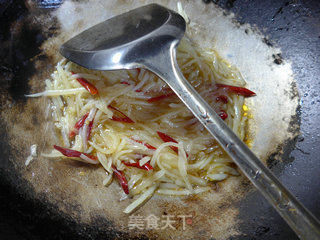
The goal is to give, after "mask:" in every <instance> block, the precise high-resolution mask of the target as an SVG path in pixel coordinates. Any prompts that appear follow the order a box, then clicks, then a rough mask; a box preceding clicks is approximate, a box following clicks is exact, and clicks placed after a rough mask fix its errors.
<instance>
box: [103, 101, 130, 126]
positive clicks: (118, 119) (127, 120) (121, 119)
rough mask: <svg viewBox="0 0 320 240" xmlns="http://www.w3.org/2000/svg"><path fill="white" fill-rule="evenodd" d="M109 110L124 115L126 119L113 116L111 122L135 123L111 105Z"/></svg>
mask: <svg viewBox="0 0 320 240" xmlns="http://www.w3.org/2000/svg"><path fill="white" fill-rule="evenodd" d="M108 108H110V109H112V110H114V111H116V112H118V113H120V114H122V115H123V116H124V117H117V116H114V115H113V116H112V118H111V120H113V121H116V122H125V123H134V121H133V120H132V119H131V118H129V117H128V116H127V115H125V114H124V113H123V112H121V111H120V110H118V109H117V108H115V107H112V106H111V105H109V106H108Z"/></svg>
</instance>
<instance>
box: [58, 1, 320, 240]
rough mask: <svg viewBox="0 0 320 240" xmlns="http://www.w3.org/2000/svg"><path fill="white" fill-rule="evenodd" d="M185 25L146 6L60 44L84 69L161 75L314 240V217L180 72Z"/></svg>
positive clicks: (319, 234)
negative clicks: (179, 50) (178, 58)
mask: <svg viewBox="0 0 320 240" xmlns="http://www.w3.org/2000/svg"><path fill="white" fill-rule="evenodd" d="M185 28H186V23H185V21H184V19H183V18H182V17H181V16H180V15H179V14H177V13H175V12H173V11H171V10H169V9H167V8H164V7H162V6H159V5H156V4H151V5H147V6H144V7H140V8H137V9H134V10H132V11H130V12H127V13H124V14H121V15H119V16H116V17H113V18H111V19H109V20H106V21H104V22H102V23H100V24H98V25H95V26H93V27H91V28H90V29H88V30H86V31H84V32H82V33H81V34H79V35H78V36H76V37H74V38H72V39H70V40H69V41H67V42H66V43H65V44H63V45H62V47H61V49H60V52H61V54H62V55H63V56H65V57H66V58H68V59H69V60H71V61H73V62H75V63H77V64H79V65H81V66H83V67H85V68H89V69H96V70H116V69H131V68H146V69H149V70H150V71H152V72H154V73H155V74H157V75H158V76H159V77H161V78H162V79H163V80H164V81H165V82H166V83H167V84H168V85H169V86H170V87H171V88H172V90H173V91H174V92H175V93H176V94H177V95H178V96H179V98H180V99H181V100H182V101H183V102H184V104H185V105H186V106H187V107H188V108H189V109H190V111H191V112H192V113H193V114H194V115H195V116H196V117H197V118H198V120H199V121H200V122H201V123H202V124H203V125H204V126H205V127H206V129H207V130H208V131H209V132H210V133H211V134H212V136H213V137H214V138H215V139H216V140H217V141H218V142H219V143H220V145H221V146H222V147H223V148H224V149H225V151H226V152H227V153H228V154H229V155H230V156H231V157H232V159H233V160H234V162H235V163H236V164H237V165H238V166H239V168H240V169H241V170H242V171H243V173H244V174H245V175H246V176H247V177H248V178H249V179H250V180H251V182H252V183H253V184H254V185H255V186H256V187H257V188H258V189H259V190H260V192H261V193H262V194H263V195H264V196H265V198H266V199H267V200H268V201H269V202H270V203H271V204H272V205H273V206H274V208H275V209H276V210H277V211H278V212H279V214H280V215H281V216H282V217H283V218H284V219H285V220H286V221H287V223H288V224H289V225H290V226H291V228H292V229H293V230H294V231H295V232H296V233H297V235H298V236H299V237H301V238H302V239H320V224H319V222H318V221H317V220H316V218H315V217H314V216H313V215H312V214H311V213H310V212H309V211H308V210H307V209H306V208H305V207H304V206H303V205H302V204H301V203H300V202H299V201H298V200H297V199H296V198H295V197H294V196H293V195H292V194H291V193H290V192H289V191H288V190H287V189H286V188H285V187H284V186H283V185H282V184H281V183H280V182H279V180H278V179H277V178H276V177H275V176H274V175H273V174H272V173H271V171H269V169H267V168H266V167H265V166H264V165H263V164H262V162H261V161H260V160H259V159H258V158H257V157H256V156H255V155H254V154H253V153H252V152H251V151H250V149H249V148H248V147H247V146H246V145H245V144H244V143H243V142H242V141H241V140H240V139H239V138H238V137H237V136H236V135H235V134H234V133H233V132H232V131H231V130H230V129H229V128H228V126H227V125H226V124H225V123H224V121H222V120H221V119H220V117H219V116H218V115H217V114H216V113H215V112H214V110H213V109H212V108H211V107H210V106H209V105H208V104H207V103H206V102H205V101H204V100H203V99H202V97H201V96H200V95H199V94H198V93H197V92H196V91H195V89H194V88H193V87H192V86H191V85H190V83H189V82H188V81H187V80H186V79H185V78H184V77H183V75H182V74H181V72H180V70H179V67H178V64H177V61H176V48H177V46H178V44H179V41H180V40H181V38H182V37H183V35H184V32H185Z"/></svg>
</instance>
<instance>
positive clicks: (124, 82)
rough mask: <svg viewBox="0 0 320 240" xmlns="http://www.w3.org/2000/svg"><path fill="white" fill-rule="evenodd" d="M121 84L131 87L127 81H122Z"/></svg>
mask: <svg viewBox="0 0 320 240" xmlns="http://www.w3.org/2000/svg"><path fill="white" fill-rule="evenodd" d="M120 83H121V84H125V85H131V84H130V83H128V82H126V81H122V82H120Z"/></svg>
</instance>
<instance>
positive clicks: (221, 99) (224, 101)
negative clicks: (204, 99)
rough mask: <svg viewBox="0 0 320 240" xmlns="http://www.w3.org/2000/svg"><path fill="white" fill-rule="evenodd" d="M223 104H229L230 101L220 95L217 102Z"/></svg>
mask: <svg viewBox="0 0 320 240" xmlns="http://www.w3.org/2000/svg"><path fill="white" fill-rule="evenodd" d="M219 101H221V102H223V103H228V102H229V100H228V97H227V96H226V95H220V96H218V97H216V102H219Z"/></svg>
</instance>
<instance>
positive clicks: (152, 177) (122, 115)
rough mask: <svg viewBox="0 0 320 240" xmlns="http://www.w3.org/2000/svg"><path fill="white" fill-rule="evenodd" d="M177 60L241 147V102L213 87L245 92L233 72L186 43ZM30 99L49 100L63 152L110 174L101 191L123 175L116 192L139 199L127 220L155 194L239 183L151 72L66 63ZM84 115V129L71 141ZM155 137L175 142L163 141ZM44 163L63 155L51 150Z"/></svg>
mask: <svg viewBox="0 0 320 240" xmlns="http://www.w3.org/2000/svg"><path fill="white" fill-rule="evenodd" d="M177 59H178V63H179V66H180V68H181V71H182V72H183V74H184V76H185V77H186V79H187V80H188V81H189V82H190V83H191V84H192V85H193V86H194V87H195V89H196V90H197V91H198V92H199V93H200V95H201V96H202V97H203V98H204V99H206V101H207V102H208V103H209V104H210V105H211V106H212V108H213V109H214V110H215V111H216V112H217V113H219V111H221V110H223V111H224V112H225V113H226V114H227V117H226V119H225V122H226V123H227V125H228V126H229V127H230V128H231V129H232V130H233V131H234V132H235V133H236V134H237V135H238V136H239V137H240V139H242V140H244V137H245V132H246V119H247V117H246V114H244V113H245V111H244V109H245V107H244V97H243V96H241V94H234V93H231V92H228V91H227V90H226V89H224V88H217V87H216V86H215V84H216V83H219V84H229V85H233V86H239V87H241V86H244V85H245V81H244V80H243V78H242V76H241V74H240V73H239V72H238V71H237V69H235V68H234V67H232V66H230V64H229V63H227V62H226V61H224V60H223V59H221V58H220V57H219V56H218V54H217V53H216V52H215V51H214V50H212V49H201V48H199V47H198V46H196V45H195V44H193V43H192V42H191V41H190V40H188V39H187V38H184V39H182V41H181V43H180V45H179V47H178V53H177ZM78 78H85V79H87V80H88V81H89V82H90V83H91V84H92V85H93V86H95V87H96V88H97V89H98V91H99V94H95V95H92V94H90V92H88V91H87V90H85V88H83V86H81V84H80V83H79V82H78V81H77V79H78ZM163 95H166V96H165V97H160V99H159V96H163ZM29 96H31V97H38V96H47V97H48V99H50V108H51V109H52V116H53V121H54V124H55V126H56V128H57V129H58V130H59V131H60V133H61V135H60V139H61V142H60V145H61V146H63V147H65V148H70V149H72V150H75V151H79V152H82V153H85V154H86V155H83V154H82V155H81V156H83V159H84V160H86V161H87V162H90V161H94V160H93V158H92V157H91V156H96V158H97V159H95V160H97V161H99V163H100V164H101V166H102V167H103V168H104V169H105V170H106V172H107V177H106V178H105V180H104V181H103V185H109V184H110V183H111V181H112V174H113V172H114V171H115V169H116V171H118V175H117V177H120V178H121V176H120V175H121V172H122V173H123V175H124V176H125V179H126V181H127V183H126V182H122V183H121V185H122V186H123V184H127V186H128V189H129V194H131V195H132V196H135V195H137V197H136V199H135V200H134V201H133V202H132V203H131V204H130V205H129V206H128V207H127V208H126V209H125V211H124V212H126V213H131V212H132V211H134V210H135V209H136V208H137V207H139V206H140V205H141V204H142V203H143V202H145V201H146V200H147V199H149V198H150V197H151V196H152V195H153V194H155V193H157V194H165V195H173V196H175V195H177V196H183V195H189V194H197V193H201V192H205V191H209V190H210V187H211V186H212V184H213V183H214V182H216V181H221V180H224V179H226V178H227V177H228V176H231V175H232V176H235V175H238V172H237V170H236V168H235V165H234V164H233V163H232V160H231V159H230V158H229V157H228V156H227V154H226V153H225V152H224V151H223V150H222V148H221V147H220V146H219V145H218V144H217V142H216V141H215V140H214V139H213V138H212V137H211V135H210V134H209V133H208V132H207V131H206V130H205V129H204V127H203V126H202V125H201V124H200V123H199V122H198V121H197V120H196V118H195V117H194V116H193V115H192V113H191V112H190V111H189V110H188V109H187V107H186V106H185V105H184V104H183V103H182V102H181V101H180V100H179V99H178V97H177V96H175V95H174V94H173V92H172V90H171V89H170V88H169V87H168V86H167V85H166V83H165V82H164V81H162V80H161V79H159V78H158V77H157V76H156V75H154V74H153V73H151V72H150V71H148V70H145V69H133V70H121V71H94V70H88V69H85V68H82V67H80V66H78V65H76V64H74V63H72V62H68V61H67V60H66V59H64V60H62V61H61V62H59V63H58V65H57V68H56V71H54V73H53V74H52V79H50V80H47V81H46V90H45V91H44V92H42V93H38V94H33V95H29ZM220 96H225V99H224V101H219V100H218V97H220ZM110 106H111V107H110ZM115 109H116V110H115ZM85 114H87V118H86V119H85V121H84V125H83V126H82V127H81V128H80V129H78V132H77V133H76V134H75V136H74V137H73V138H70V134H71V132H72V131H74V126H75V125H76V123H77V121H79V119H81V117H83V116H84V115H85ZM221 117H222V116H221ZM129 120H130V121H132V122H130V121H129ZM91 121H92V122H93V125H92V126H91V127H90V122H91ZM89 128H90V129H91V132H90V137H89V138H88V139H87V132H88V129H89ZM157 132H160V133H163V134H165V135H164V136H167V138H171V139H174V141H173V140H172V141H169V142H168V141H164V139H162V138H161V137H160V135H159V134H157ZM89 154H90V155H89ZM45 156H47V157H61V156H62V155H61V153H60V152H58V151H57V150H54V151H53V152H52V153H51V154H46V155H45ZM73 159H74V158H73ZM89 160H90V161H89ZM130 164H131V165H130ZM134 164H137V165H134ZM147 164H148V166H150V167H151V168H152V169H151V170H149V171H147V170H146V169H143V168H144V167H146V166H147ZM150 167H149V168H150Z"/></svg>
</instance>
